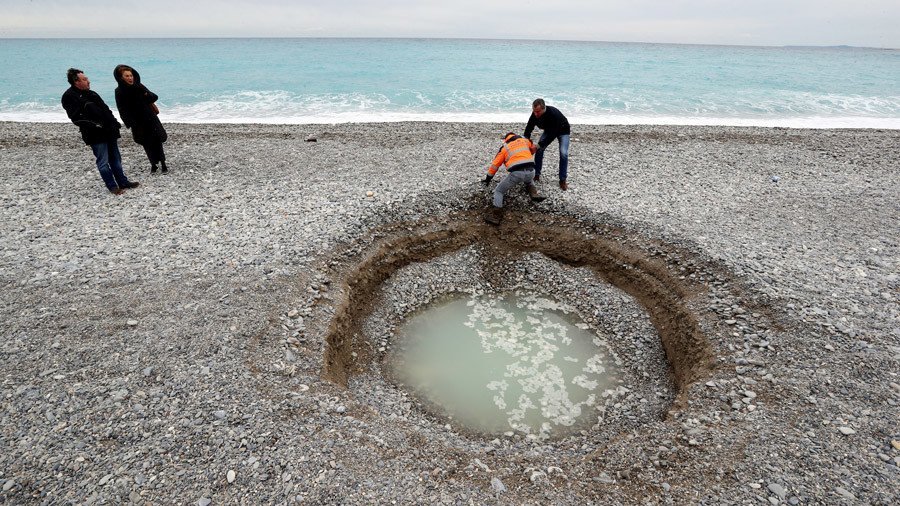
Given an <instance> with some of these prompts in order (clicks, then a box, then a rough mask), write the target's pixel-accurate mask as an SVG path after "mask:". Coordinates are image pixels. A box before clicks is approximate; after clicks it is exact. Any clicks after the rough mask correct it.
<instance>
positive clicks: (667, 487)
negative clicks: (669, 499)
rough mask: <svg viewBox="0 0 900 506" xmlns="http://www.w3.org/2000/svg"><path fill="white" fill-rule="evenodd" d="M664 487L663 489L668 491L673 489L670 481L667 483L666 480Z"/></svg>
mask: <svg viewBox="0 0 900 506" xmlns="http://www.w3.org/2000/svg"><path fill="white" fill-rule="evenodd" d="M662 488H663V490H665V491H666V492H668V491H669V490H672V485H669V484H668V483H665V482H664V483H663V484H662Z"/></svg>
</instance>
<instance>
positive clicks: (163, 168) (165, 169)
mask: <svg viewBox="0 0 900 506" xmlns="http://www.w3.org/2000/svg"><path fill="white" fill-rule="evenodd" d="M160 163H161V164H162V173H163V174H168V173H169V167H168V166H167V165H166V162H160Z"/></svg>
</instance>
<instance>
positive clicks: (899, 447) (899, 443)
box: [891, 441, 900, 451]
mask: <svg viewBox="0 0 900 506" xmlns="http://www.w3.org/2000/svg"><path fill="white" fill-rule="evenodd" d="M891 446H893V447H894V449H895V450H897V451H900V441H891Z"/></svg>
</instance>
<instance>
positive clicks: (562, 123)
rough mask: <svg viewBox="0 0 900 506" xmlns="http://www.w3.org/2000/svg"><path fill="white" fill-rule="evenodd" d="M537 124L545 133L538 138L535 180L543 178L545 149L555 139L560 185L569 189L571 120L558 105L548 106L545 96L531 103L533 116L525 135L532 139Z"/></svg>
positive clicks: (563, 188)
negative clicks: (557, 145) (567, 179)
mask: <svg viewBox="0 0 900 506" xmlns="http://www.w3.org/2000/svg"><path fill="white" fill-rule="evenodd" d="M535 126H537V127H538V128H540V129H541V130H543V133H541V138H540V140H538V151H537V155H536V156H535V157H534V180H535V181H540V180H541V167H542V166H543V164H544V150H545V149H547V146H549V145H550V143H551V142H553V141H554V139H555V140H557V141H559V187H560V189H562V190H563V191H565V190H568V189H569V183H567V182H566V178H567V177H568V173H569V135H570V134H571V130H570V129H569V120H568V119H566V117H565V116H564V115H563V113H561V112H560V111H559V109H557V108H556V107H552V106H548V105H547V104H545V103H544V99H543V98H538V99H536V100H535V101H534V102H532V104H531V117H530V118H528V124H527V125H525V137H527V138H529V139H531V132H533V131H534V127H535Z"/></svg>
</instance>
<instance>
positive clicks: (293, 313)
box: [287, 309, 300, 318]
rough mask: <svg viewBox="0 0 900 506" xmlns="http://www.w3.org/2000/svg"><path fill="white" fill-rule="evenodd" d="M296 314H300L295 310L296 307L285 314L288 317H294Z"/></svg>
mask: <svg viewBox="0 0 900 506" xmlns="http://www.w3.org/2000/svg"><path fill="white" fill-rule="evenodd" d="M298 314H300V313H299V311H297V310H296V309H291V310H290V311H288V314H287V315H288V318H294V317H296V316H297V315H298Z"/></svg>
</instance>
